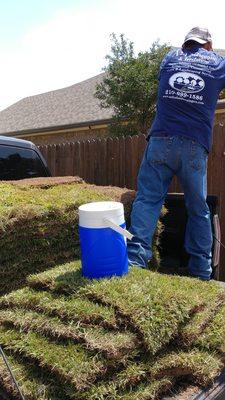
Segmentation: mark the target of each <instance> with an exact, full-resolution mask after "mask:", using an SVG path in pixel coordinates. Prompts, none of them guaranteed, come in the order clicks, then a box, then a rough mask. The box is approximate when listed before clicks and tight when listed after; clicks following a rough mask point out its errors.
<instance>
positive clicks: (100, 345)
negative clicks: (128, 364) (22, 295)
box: [0, 309, 139, 361]
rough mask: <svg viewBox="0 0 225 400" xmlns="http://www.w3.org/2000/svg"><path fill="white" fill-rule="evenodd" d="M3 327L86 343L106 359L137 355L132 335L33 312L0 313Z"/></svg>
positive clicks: (61, 339) (16, 310) (59, 339)
mask: <svg viewBox="0 0 225 400" xmlns="http://www.w3.org/2000/svg"><path fill="white" fill-rule="evenodd" d="M0 324H1V325H4V326H8V327H12V328H16V329H18V330H20V331H23V332H29V331H32V332H36V333H39V334H41V335H43V336H46V337H49V338H50V339H55V340H57V341H63V342H65V343H66V342H68V341H72V342H75V343H83V344H84V347H85V348H87V349H88V350H91V351H97V352H99V353H100V352H102V353H104V355H105V356H106V357H107V358H111V359H119V360H120V361H122V359H123V357H125V358H126V357H127V356H129V357H130V358H131V357H134V355H136V354H137V353H138V345H139V343H138V340H137V338H136V336H135V335H134V334H133V333H131V332H129V331H125V332H120V331H108V330H106V329H104V328H101V327H98V326H87V325H82V324H81V323H80V322H79V323H77V322H76V323H73V322H72V321H70V323H68V324H65V323H63V322H62V321H61V320H60V319H59V318H57V317H54V318H50V317H47V316H43V315H41V314H38V313H36V312H34V311H26V310H21V309H15V310H4V311H0Z"/></svg>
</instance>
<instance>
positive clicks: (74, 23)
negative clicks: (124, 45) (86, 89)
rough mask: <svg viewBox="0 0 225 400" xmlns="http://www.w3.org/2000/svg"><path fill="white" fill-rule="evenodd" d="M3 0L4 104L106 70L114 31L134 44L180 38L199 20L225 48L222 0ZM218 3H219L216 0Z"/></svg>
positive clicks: (0, 77)
mask: <svg viewBox="0 0 225 400" xmlns="http://www.w3.org/2000/svg"><path fill="white" fill-rule="evenodd" d="M210 4H211V5H210V6H209V5H207V2H205V1H204V2H203V1H202V0H198V1H196V0H189V1H188V2H182V1H181V0H170V1H166V0H161V1H151V0H0V60H1V73H0V110H3V109H5V108H6V107H8V106H10V105H12V104H13V103H15V102H17V101H19V100H21V99H22V98H24V97H27V96H33V95H36V94H39V93H44V92H48V91H52V90H57V89H60V88H63V87H67V86H70V85H74V84H75V83H77V82H81V81H83V80H85V79H88V78H91V77H92V76H95V75H97V74H99V73H101V72H102V68H103V67H104V66H105V65H106V60H105V56H106V54H109V53H110V47H111V42H110V34H111V33H113V32H114V33H116V34H117V35H119V34H121V33H123V34H124V35H125V37H126V38H127V39H129V40H131V41H133V42H134V48H135V50H136V52H138V51H144V50H148V49H149V48H150V46H151V44H152V43H153V42H154V41H155V40H157V39H159V40H160V42H161V43H168V44H170V45H173V46H180V45H181V44H182V41H183V39H184V36H185V35H186V33H187V32H188V31H189V30H190V29H191V28H192V27H194V26H202V27H207V28H208V29H209V30H210V32H211V34H212V37H213V46H214V48H217V49H218V48H221V49H225V35H224V9H225V6H224V0H217V1H216V2H214V3H210ZM214 4H215V5H214Z"/></svg>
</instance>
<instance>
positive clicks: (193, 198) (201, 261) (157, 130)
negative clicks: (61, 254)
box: [128, 27, 225, 280]
mask: <svg viewBox="0 0 225 400" xmlns="http://www.w3.org/2000/svg"><path fill="white" fill-rule="evenodd" d="M224 87H225V59H224V58H223V57H221V56H219V55H218V54H216V53H214V52H213V51H212V39H211V35H210V33H209V31H208V30H207V29H203V28H199V27H196V28H193V29H191V31H190V32H189V33H188V34H187V35H186V37H185V40H184V43H183V46H182V48H181V49H179V50H172V51H171V52H169V53H168V54H167V55H166V57H165V58H164V59H163V61H162V63H161V67H160V74H159V89H158V100H157V112H156V117H155V120H154V122H153V125H152V127H151V129H150V132H149V136H148V145H147V148H146V151H145V154H144V157H143V160H142V164H141V167H140V171H139V175H138V191H137V196H136V199H135V201H134V204H133V210H132V215H131V228H130V231H131V233H132V234H133V235H134V238H133V239H132V241H129V243H128V257H129V264H130V265H138V266H142V267H146V266H147V263H148V261H149V260H150V259H151V256H152V252H151V242H152V237H153V234H154V231H155V228H156V224H157V221H158V218H159V214H160V210H161V207H162V204H163V202H164V199H165V196H166V194H167V191H168V188H169V186H170V183H171V180H172V178H173V176H174V175H177V177H178V179H179V181H180V183H181V185H182V188H183V191H184V196H185V203H186V207H187V212H188V222H187V228H186V235H185V248H186V251H187V253H188V254H189V255H190V259H189V265H188V267H189V272H190V274H191V275H192V276H195V277H198V278H200V279H202V280H209V279H210V275H211V272H212V270H211V248H212V232H211V223H210V212H209V208H208V206H207V203H206V195H207V187H206V185H207V182H206V171H207V156H208V152H209V151H210V149H211V144H212V125H213V117H214V112H215V108H216V103H217V99H218V96H219V92H220V91H221V90H222V89H223V88H224Z"/></svg>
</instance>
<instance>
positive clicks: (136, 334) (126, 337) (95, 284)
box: [0, 260, 225, 400]
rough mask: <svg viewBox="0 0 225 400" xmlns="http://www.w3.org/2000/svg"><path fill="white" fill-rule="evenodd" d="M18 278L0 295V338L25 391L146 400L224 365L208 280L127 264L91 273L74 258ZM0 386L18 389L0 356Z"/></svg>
mask: <svg viewBox="0 0 225 400" xmlns="http://www.w3.org/2000/svg"><path fill="white" fill-rule="evenodd" d="M27 284H28V286H27V287H25V288H23V289H20V290H17V291H15V292H12V293H10V294H7V295H5V296H3V297H1V298H0V343H1V344H2V346H3V348H4V350H5V352H6V355H7V356H8V358H9V362H10V364H11V366H12V368H13V371H14V373H15V375H16V377H17V379H18V381H19V383H20V386H21V389H22V390H23V393H24V395H25V397H26V399H28V400H36V399H38V400H39V399H40V400H53V399H54V400H63V399H64V400H69V399H76V400H148V399H151V400H154V399H160V398H162V397H163V396H164V394H165V393H167V394H168V391H170V390H172V389H173V387H174V385H175V384H176V382H177V381H179V380H180V379H183V378H184V377H187V378H188V379H189V382H193V383H195V384H197V385H199V386H205V385H207V384H209V383H211V382H213V380H214V379H215V378H216V377H217V376H218V375H219V374H220V372H221V371H222V369H223V368H224V363H225V326H224V323H223V319H224V315H225V293H224V289H223V288H222V287H220V286H219V285H218V284H216V283H209V282H201V281H198V280H197V279H191V278H182V277H178V276H167V275H161V274H159V273H158V272H153V271H148V270H143V269H139V268H134V267H132V268H131V269H130V271H129V273H128V275H126V276H124V277H122V278H117V277H114V278H111V279H101V280H98V281H97V280H91V281H90V280H87V279H84V278H83V277H82V276H81V266H80V261H79V260H78V261H73V262H70V263H66V264H63V265H60V266H57V267H54V268H53V269H49V270H47V271H45V272H42V273H39V274H35V275H33V276H30V277H29V278H28V279H27ZM0 389H1V390H3V391H4V392H5V393H6V394H7V395H8V396H11V398H12V399H19V397H18V395H17V393H16V391H15V388H14V387H13V384H12V381H11V379H10V377H9V374H8V372H7V369H6V368H5V366H4V364H3V362H1V361H0Z"/></svg>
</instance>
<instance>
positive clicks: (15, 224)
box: [0, 179, 165, 294]
mask: <svg viewBox="0 0 225 400" xmlns="http://www.w3.org/2000/svg"><path fill="white" fill-rule="evenodd" d="M30 181H31V182H30V185H29V184H26V185H24V186H23V185H13V184H8V183H0V234H1V241H0V294H4V293H7V292H9V291H11V290H14V289H17V288H19V287H22V286H23V285H24V284H25V281H26V277H27V276H28V275H29V274H31V273H34V272H40V271H42V270H46V269H47V268H51V267H52V266H55V265H57V264H60V263H63V262H66V261H70V260H73V259H74V258H79V256H80V248H79V235H78V207H79V206H80V205H81V204H84V203H88V202H91V201H103V200H104V201H105V200H116V201H121V202H123V203H124V207H125V216H126V219H127V221H128V220H129V215H130V210H131V205H132V201H133V199H134V196H133V192H132V195H130V194H129V193H131V191H127V190H126V189H119V188H112V187H108V188H102V187H96V186H94V185H88V184H85V183H82V182H75V183H74V182H72V183H70V184H64V185H63V184H59V185H53V186H51V185H47V183H46V182H45V184H44V186H38V187H35V186H34V184H32V179H31V180H30ZM164 212H165V210H164V209H163V210H162V213H164ZM161 230H162V225H161V222H159V223H158V226H157V230H156V234H155V236H154V243H153V247H154V251H153V261H152V265H153V264H154V266H155V267H157V266H158V264H159V253H158V242H159V235H160V232H161Z"/></svg>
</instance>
